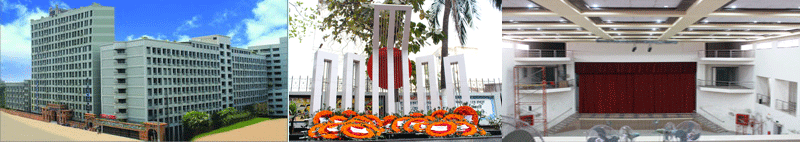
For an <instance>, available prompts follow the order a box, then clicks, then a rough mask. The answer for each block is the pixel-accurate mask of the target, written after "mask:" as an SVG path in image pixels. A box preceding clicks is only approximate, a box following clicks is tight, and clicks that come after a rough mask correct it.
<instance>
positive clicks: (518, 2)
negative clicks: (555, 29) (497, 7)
mask: <svg viewBox="0 0 800 142" xmlns="http://www.w3.org/2000/svg"><path fill="white" fill-rule="evenodd" d="M503 7H524V8H537V7H539V5H536V4H534V3H533V2H531V1H528V0H503Z"/></svg>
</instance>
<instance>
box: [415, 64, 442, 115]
mask: <svg viewBox="0 0 800 142" xmlns="http://www.w3.org/2000/svg"><path fill="white" fill-rule="evenodd" d="M436 59H437V58H436V56H433V55H428V56H422V57H417V107H418V108H419V110H421V111H427V110H428V107H427V105H426V102H427V101H426V100H427V95H425V94H426V93H425V78H426V77H425V76H426V74H425V71H426V70H425V68H428V70H427V73H428V74H427V76H428V77H427V78H428V83H429V84H430V89H428V90H429V91H430V94H431V108H437V107H439V106H440V104H441V103H439V81H438V80H436V79H437V78H438V77H437V76H436V73H437V72H438V71H436V69H438V67H439V66H436V63H438V61H436Z"/></svg>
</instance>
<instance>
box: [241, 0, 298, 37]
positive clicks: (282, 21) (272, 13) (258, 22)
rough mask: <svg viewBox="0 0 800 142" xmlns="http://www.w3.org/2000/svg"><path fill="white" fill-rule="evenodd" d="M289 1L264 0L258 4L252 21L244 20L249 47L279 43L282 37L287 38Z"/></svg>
mask: <svg viewBox="0 0 800 142" xmlns="http://www.w3.org/2000/svg"><path fill="white" fill-rule="evenodd" d="M287 8H288V7H287V1H285V0H264V1H260V2H258V4H256V8H254V9H253V10H252V11H253V15H255V17H254V18H252V19H244V20H243V22H244V24H245V28H246V29H245V33H246V34H247V39H248V40H249V42H248V43H247V46H255V45H264V44H274V43H278V42H279V41H278V39H279V38H280V37H285V36H287V28H288V27H287V26H288V24H287V23H286V22H287V20H288V18H289V17H288V16H287V15H286V12H287Z"/></svg>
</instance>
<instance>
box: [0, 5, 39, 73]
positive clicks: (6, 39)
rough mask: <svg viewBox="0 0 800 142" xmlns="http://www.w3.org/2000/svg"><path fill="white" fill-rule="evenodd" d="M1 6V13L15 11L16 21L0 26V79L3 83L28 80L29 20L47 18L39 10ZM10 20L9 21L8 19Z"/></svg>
mask: <svg viewBox="0 0 800 142" xmlns="http://www.w3.org/2000/svg"><path fill="white" fill-rule="evenodd" d="M1 3H2V4H3V8H2V9H3V11H6V10H13V9H16V11H15V12H16V16H17V19H14V20H13V21H11V22H10V23H6V24H2V25H0V29H2V30H0V37H2V38H0V46H2V50H0V52H2V53H1V55H2V57H0V58H2V62H3V64H2V65H3V66H2V73H3V75H2V77H3V80H5V81H22V80H23V79H30V73H31V67H30V63H31V24H30V20H31V19H39V18H40V17H42V16H47V12H45V11H42V10H41V9H39V8H35V9H30V10H29V9H28V8H27V7H25V6H24V5H21V4H9V3H8V2H6V1H2V2H1ZM9 20H10V19H9Z"/></svg>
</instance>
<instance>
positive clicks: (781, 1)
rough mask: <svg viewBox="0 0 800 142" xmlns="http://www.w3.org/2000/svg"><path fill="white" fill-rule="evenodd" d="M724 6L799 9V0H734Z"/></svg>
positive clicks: (729, 7) (730, 7)
mask: <svg viewBox="0 0 800 142" xmlns="http://www.w3.org/2000/svg"><path fill="white" fill-rule="evenodd" d="M725 8H728V9H732V8H746V9H800V0H769V1H765V0H735V1H733V3H731V4H728V6H725Z"/></svg>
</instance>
